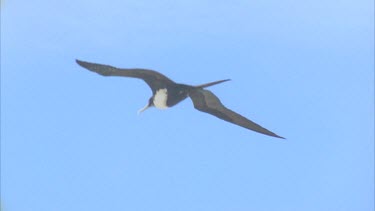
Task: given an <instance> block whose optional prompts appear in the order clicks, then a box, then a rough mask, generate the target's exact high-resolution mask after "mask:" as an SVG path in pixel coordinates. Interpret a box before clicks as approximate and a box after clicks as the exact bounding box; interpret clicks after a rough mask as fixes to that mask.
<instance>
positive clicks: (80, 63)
mask: <svg viewBox="0 0 375 211" xmlns="http://www.w3.org/2000/svg"><path fill="white" fill-rule="evenodd" d="M76 63H77V64H79V65H80V66H83V65H84V64H85V62H84V61H81V60H79V59H76Z"/></svg>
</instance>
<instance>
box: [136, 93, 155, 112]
mask: <svg viewBox="0 0 375 211" xmlns="http://www.w3.org/2000/svg"><path fill="white" fill-rule="evenodd" d="M152 106H154V97H150V99H149V100H148V103H147V105H146V106H145V107H143V108H141V109H139V110H138V114H141V113H142V112H143V111H145V110H146V109H148V108H150V107H152Z"/></svg>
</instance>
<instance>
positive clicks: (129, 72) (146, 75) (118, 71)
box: [76, 59, 174, 92]
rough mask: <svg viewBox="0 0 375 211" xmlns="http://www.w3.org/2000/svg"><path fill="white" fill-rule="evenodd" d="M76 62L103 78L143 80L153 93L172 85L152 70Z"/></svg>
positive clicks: (170, 81) (167, 79)
mask: <svg viewBox="0 0 375 211" xmlns="http://www.w3.org/2000/svg"><path fill="white" fill-rule="evenodd" d="M76 62H77V63H78V64H79V65H80V66H81V67H84V68H86V69H88V70H90V71H93V72H96V73H98V74H100V75H103V76H123V77H132V78H139V79H143V80H144V81H145V82H146V83H147V84H148V85H149V86H150V88H151V89H152V91H153V92H155V91H156V90H157V89H160V88H165V85H166V84H172V83H174V82H173V81H172V80H171V79H169V78H167V77H166V76H164V75H162V74H160V73H158V72H156V71H154V70H147V69H138V68H132V69H122V68H116V67H112V66H109V65H103V64H96V63H91V62H84V61H80V60H78V59H77V60H76Z"/></svg>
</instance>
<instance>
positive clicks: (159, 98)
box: [154, 89, 168, 109]
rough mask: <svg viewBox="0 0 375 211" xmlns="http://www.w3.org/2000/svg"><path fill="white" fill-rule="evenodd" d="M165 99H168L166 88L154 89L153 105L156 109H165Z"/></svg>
mask: <svg viewBox="0 0 375 211" xmlns="http://www.w3.org/2000/svg"><path fill="white" fill-rule="evenodd" d="M167 99H168V91H167V89H159V90H158V91H156V94H155V96H154V105H155V107H156V108H158V109H166V108H168V106H167Z"/></svg>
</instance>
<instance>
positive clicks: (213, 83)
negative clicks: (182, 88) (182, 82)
mask: <svg viewBox="0 0 375 211" xmlns="http://www.w3.org/2000/svg"><path fill="white" fill-rule="evenodd" d="M226 81H230V79H225V80H220V81H214V82H211V83H206V84H201V85H198V86H195V87H196V88H206V87H209V86H213V85H216V84H219V83H223V82H226Z"/></svg>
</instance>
